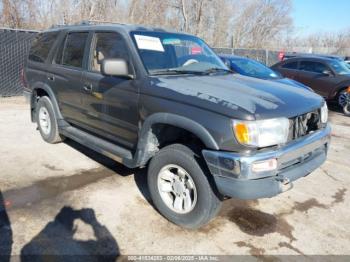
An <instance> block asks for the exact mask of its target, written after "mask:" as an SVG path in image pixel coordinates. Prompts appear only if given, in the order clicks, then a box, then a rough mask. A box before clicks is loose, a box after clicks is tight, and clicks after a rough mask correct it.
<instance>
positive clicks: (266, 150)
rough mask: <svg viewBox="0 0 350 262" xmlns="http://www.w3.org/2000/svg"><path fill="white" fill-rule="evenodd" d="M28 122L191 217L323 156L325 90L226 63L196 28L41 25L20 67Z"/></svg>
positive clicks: (173, 217)
mask: <svg viewBox="0 0 350 262" xmlns="http://www.w3.org/2000/svg"><path fill="white" fill-rule="evenodd" d="M25 76H26V81H27V83H28V86H27V88H26V91H25V94H26V95H27V97H28V98H29V99H30V108H31V117H32V121H33V122H36V123H37V124H38V128H39V131H40V133H41V136H42V137H43V139H44V140H45V141H47V142H49V143H57V142H60V141H62V140H63V139H64V138H65V137H68V138H71V139H73V140H76V141H78V142H79V143H82V144H83V145H85V146H87V147H89V148H92V149H93V150H96V151H97V152H100V153H102V154H104V155H106V156H108V157H110V158H113V159H115V160H116V161H118V162H120V163H122V164H124V165H126V166H127V167H131V168H135V167H140V168H142V167H147V168H148V174H147V176H148V187H149V191H150V194H151V197H152V200H153V203H154V206H155V207H156V208H157V209H158V210H159V211H160V213H161V214H162V215H164V216H165V217H166V218H167V219H169V220H170V221H172V222H174V223H176V224H178V225H181V226H184V227H187V228H198V227H200V226H201V225H203V224H205V223H207V222H208V221H209V220H210V219H211V218H212V217H213V216H215V215H216V214H217V212H218V210H219V208H220V205H221V202H222V200H223V199H224V198H227V197H235V198H241V199H256V198H265V197H272V196H275V195H277V194H279V193H281V192H283V191H286V190H288V189H290V188H291V185H292V182H293V181H294V180H296V179H298V178H301V177H304V176H306V175H308V174H310V173H311V172H312V171H314V170H315V169H316V168H318V167H319V166H320V165H321V164H322V163H323V162H324V161H325V159H326V155H327V150H328V147H329V138H330V127H329V125H328V124H327V118H328V111H327V106H326V104H325V101H324V100H323V98H322V97H320V96H319V95H317V94H315V93H313V92H310V91H309V90H307V89H302V88H294V87H293V86H290V85H285V84H282V83H278V82H272V81H262V80H259V79H254V78H250V77H246V76H241V75H237V74H233V73H232V72H231V71H230V70H229V69H228V68H227V67H226V66H225V65H224V64H223V62H222V61H221V60H220V58H218V57H217V56H216V55H215V53H214V52H213V51H212V50H211V49H210V48H209V47H208V46H207V45H206V44H205V43H204V42H203V41H202V40H201V39H199V38H197V37H195V36H192V35H188V34H183V33H181V34H180V33H176V32H171V31H165V30H163V29H159V28H145V27H142V26H132V25H118V24H104V25H93V24H87V25H78V26H66V27H60V28H56V29H52V30H49V31H45V32H43V33H41V34H39V35H38V37H37V38H36V40H35V41H34V43H33V46H32V48H31V50H30V55H29V59H28V62H27V66H26V68H25Z"/></svg>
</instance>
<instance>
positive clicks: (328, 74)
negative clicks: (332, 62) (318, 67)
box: [322, 69, 333, 76]
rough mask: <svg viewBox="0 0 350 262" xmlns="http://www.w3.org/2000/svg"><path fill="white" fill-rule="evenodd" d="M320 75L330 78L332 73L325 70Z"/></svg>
mask: <svg viewBox="0 0 350 262" xmlns="http://www.w3.org/2000/svg"><path fill="white" fill-rule="evenodd" d="M322 75H324V76H332V75H333V73H332V72H331V71H330V70H328V69H326V70H323V71H322Z"/></svg>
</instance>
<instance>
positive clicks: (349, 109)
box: [343, 103, 350, 116]
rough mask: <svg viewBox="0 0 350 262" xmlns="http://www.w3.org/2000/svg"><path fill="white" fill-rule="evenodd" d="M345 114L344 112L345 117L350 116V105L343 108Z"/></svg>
mask: <svg viewBox="0 0 350 262" xmlns="http://www.w3.org/2000/svg"><path fill="white" fill-rule="evenodd" d="M343 112H344V115H346V116H350V103H348V104H346V105H345V106H344V107H343Z"/></svg>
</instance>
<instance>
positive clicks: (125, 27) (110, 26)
mask: <svg viewBox="0 0 350 262" xmlns="http://www.w3.org/2000/svg"><path fill="white" fill-rule="evenodd" d="M63 30H65V31H79V30H90V31H93V30H118V31H124V32H126V33H129V32H132V31H144V32H162V33H177V34H186V33H182V32H177V31H174V30H171V29H164V28H160V27H150V26H144V25H132V24H119V23H103V24H84V23H81V24H77V25H58V26H54V27H52V28H50V29H48V30H45V31H43V33H45V32H52V31H63Z"/></svg>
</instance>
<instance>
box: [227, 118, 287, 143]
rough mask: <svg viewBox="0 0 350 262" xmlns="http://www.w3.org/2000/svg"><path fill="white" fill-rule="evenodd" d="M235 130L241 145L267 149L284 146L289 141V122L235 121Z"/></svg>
mask: <svg viewBox="0 0 350 262" xmlns="http://www.w3.org/2000/svg"><path fill="white" fill-rule="evenodd" d="M233 130H234V133H235V135H236V138H237V140H238V142H239V143H241V144H244V145H249V146H256V147H266V146H273V145H278V144H284V143H286V142H287V140H288V133H289V120H288V119H287V118H274V119H267V120H256V121H239V120H238V121H237V120H234V121H233Z"/></svg>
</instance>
